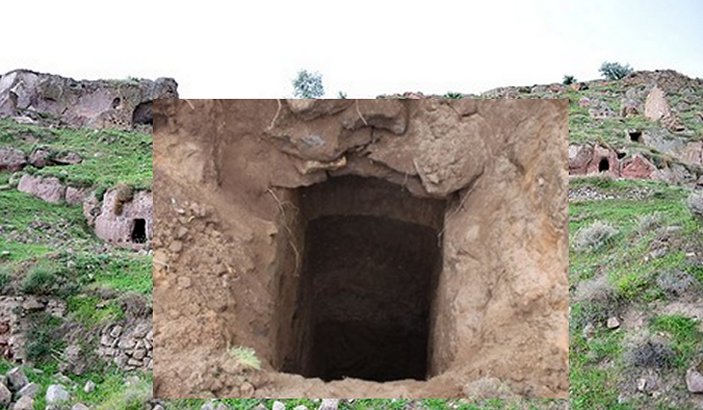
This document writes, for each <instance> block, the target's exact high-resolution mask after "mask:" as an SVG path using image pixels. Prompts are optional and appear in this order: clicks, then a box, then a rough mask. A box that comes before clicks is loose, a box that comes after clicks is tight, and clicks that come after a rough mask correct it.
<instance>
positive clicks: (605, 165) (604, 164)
mask: <svg viewBox="0 0 703 410" xmlns="http://www.w3.org/2000/svg"><path fill="white" fill-rule="evenodd" d="M608 170H610V161H609V160H608V158H601V159H600V162H598V172H605V171H608Z"/></svg>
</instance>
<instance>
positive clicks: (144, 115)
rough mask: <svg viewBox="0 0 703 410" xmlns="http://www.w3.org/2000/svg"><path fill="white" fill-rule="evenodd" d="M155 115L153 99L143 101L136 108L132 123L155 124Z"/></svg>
mask: <svg viewBox="0 0 703 410" xmlns="http://www.w3.org/2000/svg"><path fill="white" fill-rule="evenodd" d="M153 124H154V116H153V114H152V110H151V101H146V102H143V103H141V104H139V105H137V106H136V107H135V108H134V112H133V113H132V125H153Z"/></svg>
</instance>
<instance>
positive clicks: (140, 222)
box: [83, 185, 153, 249]
mask: <svg viewBox="0 0 703 410" xmlns="http://www.w3.org/2000/svg"><path fill="white" fill-rule="evenodd" d="M152 208H153V204H152V195H151V191H135V192H133V191H132V189H131V188H129V187H127V186H123V185H120V186H117V187H115V188H112V189H109V190H107V191H106V192H105V194H104V195H103V198H102V201H99V200H98V199H97V198H96V197H95V194H92V195H89V196H88V197H86V199H85V201H84V203H83V214H84V215H85V217H86V220H87V222H88V225H90V226H92V227H93V228H94V229H95V235H97V236H98V237H99V238H100V239H102V240H104V241H106V242H108V243H110V244H112V245H115V246H118V247H122V248H130V249H143V248H145V247H148V246H149V245H150V242H151V238H152V236H153V219H152Z"/></svg>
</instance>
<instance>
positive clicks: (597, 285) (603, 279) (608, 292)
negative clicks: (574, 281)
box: [574, 275, 615, 302]
mask: <svg viewBox="0 0 703 410" xmlns="http://www.w3.org/2000/svg"><path fill="white" fill-rule="evenodd" d="M614 295H615V291H614V289H613V287H612V285H611V284H610V283H609V282H608V277H607V276H606V275H599V276H596V277H595V278H592V279H589V280H584V281H581V282H580V283H579V284H578V285H577V286H576V290H575V292H574V301H576V302H609V301H610V300H611V299H613V298H614Z"/></svg>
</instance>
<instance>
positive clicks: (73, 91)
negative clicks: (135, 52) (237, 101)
mask: <svg viewBox="0 0 703 410" xmlns="http://www.w3.org/2000/svg"><path fill="white" fill-rule="evenodd" d="M177 87H178V85H177V84H176V82H175V81H174V80H173V79H171V78H159V79H157V80H154V81H152V80H136V79H135V80H132V79H129V80H119V81H118V80H112V81H111V80H99V81H87V80H82V81H76V80H74V79H71V78H65V77H60V76H58V75H52V74H44V73H37V72H34V71H29V70H15V71H10V72H9V73H7V74H5V75H3V76H2V77H0V116H2V117H17V116H22V115H35V114H41V115H48V116H51V117H54V118H56V119H59V120H60V121H61V122H63V123H65V124H67V125H69V126H73V127H90V128H116V129H131V128H132V127H133V126H135V125H138V124H146V123H151V121H152V117H151V109H150V105H151V102H152V101H154V100H156V99H161V98H178V92H177Z"/></svg>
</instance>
